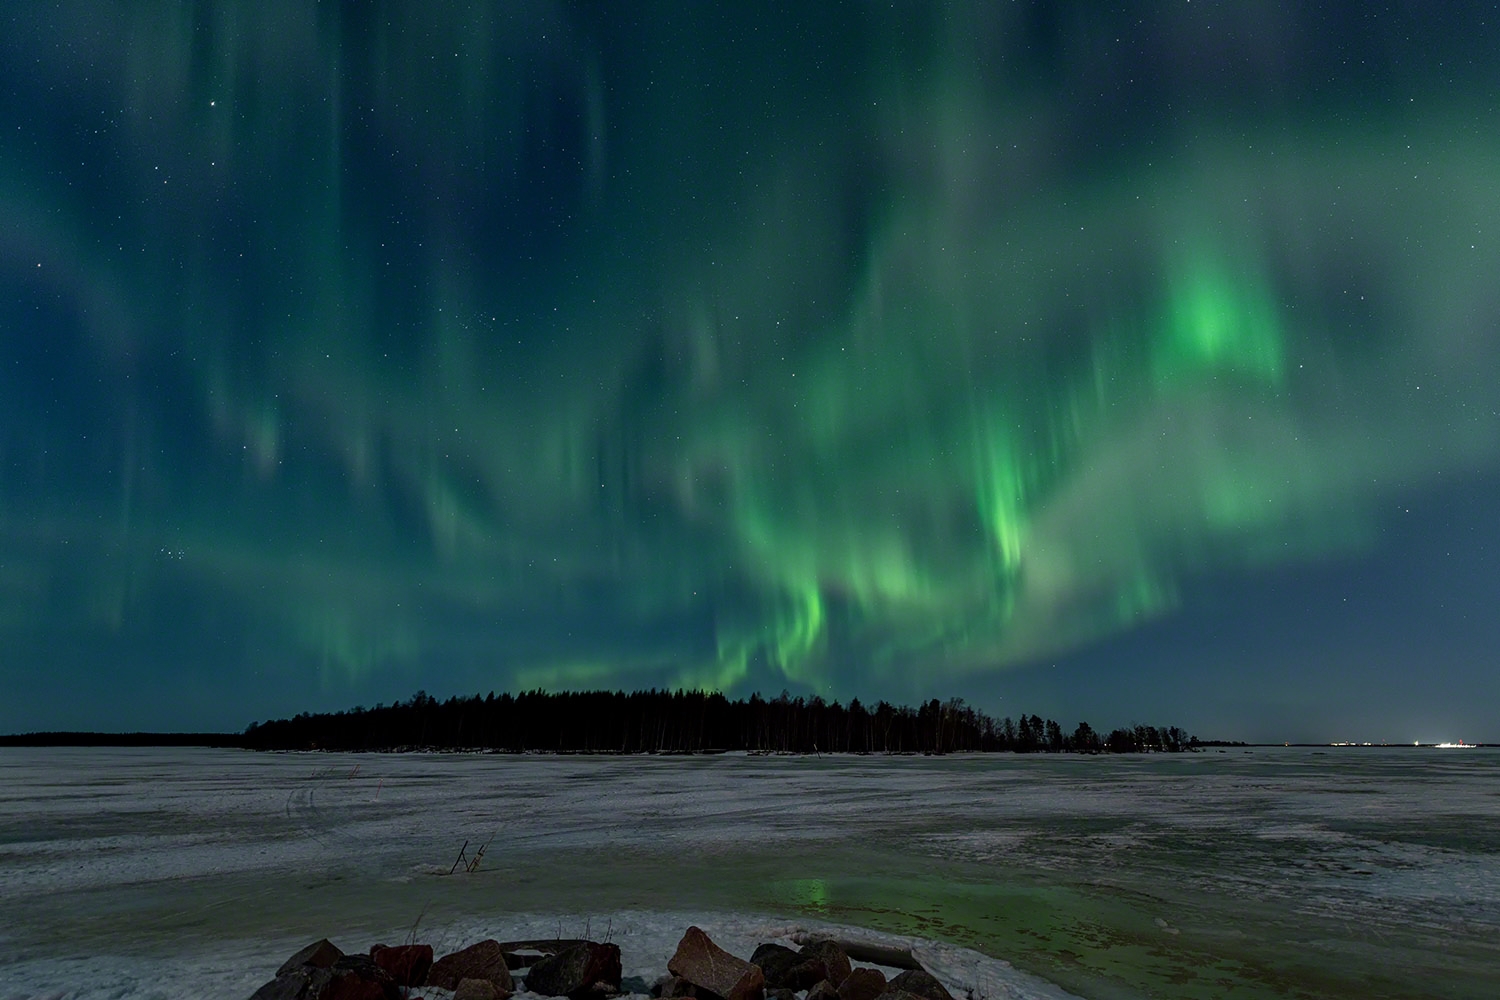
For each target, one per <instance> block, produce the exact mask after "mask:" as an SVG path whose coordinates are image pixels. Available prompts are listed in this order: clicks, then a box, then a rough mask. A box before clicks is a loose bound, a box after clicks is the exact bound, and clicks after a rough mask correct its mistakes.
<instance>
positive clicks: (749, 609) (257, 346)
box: [0, 0, 1500, 741]
mask: <svg viewBox="0 0 1500 1000" xmlns="http://www.w3.org/2000/svg"><path fill="white" fill-rule="evenodd" d="M697 7H705V8H706V9H693V10H688V9H686V8H683V7H682V5H680V4H663V3H649V2H648V3H637V4H630V5H617V4H605V3H583V2H579V3H564V2H557V0H528V2H523V3H513V4H488V3H464V2H446V0H435V2H433V3H428V4H422V5H411V4H402V3H394V2H387V3H381V2H371V3H358V4H350V3H312V2H306V0H257V2H253V3H252V2H248V0H246V2H220V3H200V4H184V3H177V2H170V3H169V2H165V0H143V2H140V3H133V4H123V5H122V4H112V3H104V2H100V0H72V2H67V0H64V2H62V3H60V4H57V5H53V6H49V7H47V8H46V9H45V10H44V9H41V8H38V9H36V10H35V11H32V10H29V9H19V10H17V11H12V12H7V13H6V14H5V15H3V19H4V22H3V23H4V29H3V30H0V685H3V690H4V692H5V697H4V698H0V732H7V731H24V730H31V729H61V728H124V729H137V728H146V729H197V728H225V729H239V728H242V727H243V726H244V725H245V724H247V723H248V722H250V721H252V720H253V719H260V718H266V717H268V716H277V715H288V714H294V713H296V712H298V711H301V710H303V709H324V708H339V707H346V706H350V705H354V704H359V703H364V704H372V703H374V702H377V701H391V700H394V699H396V698H400V697H404V696H406V695H408V694H410V693H411V692H413V691H415V690H416V689H418V688H423V689H426V690H427V691H429V692H432V693H434V694H438V695H446V694H449V693H471V692H473V691H488V690H503V689H516V688H520V687H527V688H530V687H548V688H552V687H601V686H602V687H623V688H637V687H651V686H672V687H675V686H679V685H682V686H708V687H715V688H719V689H723V690H726V691H728V692H731V693H741V694H742V693H747V692H748V691H750V690H753V689H760V690H762V691H766V692H772V693H774V692H776V691H779V690H781V689H782V688H789V689H791V690H793V691H794V692H817V693H820V694H823V695H824V696H831V697H836V698H841V699H847V698H849V697H854V696H857V697H860V698H862V699H864V700H867V701H868V700H871V699H875V698H881V697H884V698H890V699H893V700H903V701H910V700H915V699H918V698H929V697H940V698H947V697H950V696H962V697H965V698H967V699H968V700H970V701H971V702H973V703H975V704H977V705H980V706H981V707H984V708H986V709H988V710H991V711H994V712H996V713H998V714H1006V713H1012V714H1013V713H1016V712H1020V711H1027V712H1039V713H1042V714H1045V715H1053V716H1056V717H1058V718H1059V719H1060V720H1062V721H1064V722H1068V723H1071V722H1072V721H1074V720H1076V719H1079V718H1087V719H1089V720H1090V721H1091V722H1093V723H1094V724H1095V725H1096V726H1113V725H1117V724H1122V723H1126V722H1132V721H1139V722H1152V723H1163V724H1179V725H1183V726H1184V727H1186V728H1188V729H1190V730H1193V731H1195V732H1198V733H1199V734H1200V735H1202V736H1205V737H1210V736H1222V737H1232V738H1243V739H1253V740H1282V739H1290V740H1309V739H1311V740H1336V739H1354V740H1365V739H1370V740H1398V741H1401V740H1416V739H1421V740H1432V739H1451V738H1459V737H1462V738H1465V739H1469V740H1500V731H1497V730H1496V729H1495V728H1494V727H1495V725H1496V723H1495V722H1494V721H1493V713H1492V712H1490V711H1488V710H1487V709H1488V707H1489V706H1492V705H1494V704H1497V703H1500V681H1497V679H1496V671H1495V657H1496V653H1497V650H1500V626H1497V625H1496V622H1495V616H1494V615H1493V613H1492V612H1491V608H1492V607H1493V606H1494V604H1495V603H1496V598H1497V597H1500V564H1497V560H1496V553H1497V544H1500V537H1497V534H1500V527H1497V524H1500V518H1497V516H1496V515H1497V514H1500V510H1497V506H1496V501H1495V500H1494V499H1493V498H1494V497H1495V496H1497V495H1500V490H1497V488H1500V378H1497V375H1500V291H1497V289H1500V253H1497V250H1500V242H1497V237H1500V173H1497V170H1496V167H1495V164H1496V163H1500V140H1497V139H1496V137H1495V135H1496V133H1495V129H1494V128H1493V123H1494V120H1495V114H1496V99H1497V93H1500V61H1497V60H1496V59H1495V58H1494V57H1493V53H1494V52H1495V51H1496V50H1497V47H1500V29H1497V26H1496V24H1495V13H1494V10H1493V9H1492V8H1491V7H1490V6H1488V5H1479V4H1441V5H1439V4H1431V3H1416V2H1410V3H1397V4H1388V5H1384V6H1381V7H1379V8H1376V7H1372V6H1371V5H1367V4H1355V3H1309V4H1298V5H1281V4H1247V3H1212V2H1203V0H1195V2H1186V0H1185V2H1182V3H1166V4H1161V3H1157V4H1131V3H1120V4H1100V3H1092V2H1090V3H1083V2H1077V3H1060V2H1058V3H1044V2H1033V3H977V2H962V0H954V2H949V3H915V2H910V3H908V2H897V3H893V4H892V3H878V4H877V3H855V2H850V3H827V4H767V5H728V4H725V5H695V8H697Z"/></svg>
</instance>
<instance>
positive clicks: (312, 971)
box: [250, 965, 333, 1000]
mask: <svg viewBox="0 0 1500 1000" xmlns="http://www.w3.org/2000/svg"><path fill="white" fill-rule="evenodd" d="M331 979H333V973H331V972H329V971H328V970H327V969H318V968H314V967H313V966H311V965H299V966H297V967H296V968H293V969H289V970H288V971H286V972H283V973H281V974H280V975H278V976H277V977H276V978H275V979H273V980H271V981H270V982H268V983H266V984H265V985H263V986H262V987H261V988H260V989H258V990H256V991H255V992H254V993H252V994H250V1000H313V998H314V997H318V996H321V995H322V993H323V987H325V986H327V985H328V983H329V981H330V980H331Z"/></svg>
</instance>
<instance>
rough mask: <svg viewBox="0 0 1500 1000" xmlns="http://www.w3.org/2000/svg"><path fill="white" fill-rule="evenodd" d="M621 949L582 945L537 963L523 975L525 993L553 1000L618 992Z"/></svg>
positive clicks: (587, 943) (592, 944) (586, 942)
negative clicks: (536, 994) (548, 997)
mask: <svg viewBox="0 0 1500 1000" xmlns="http://www.w3.org/2000/svg"><path fill="white" fill-rule="evenodd" d="M619 988H620V946H619V945H617V944H596V943H594V942H592V941H585V942H583V943H582V944H575V945H573V946H572V947H570V948H564V949H563V950H562V951H560V952H558V953H557V954H556V955H548V956H547V957H545V958H543V959H541V960H539V961H537V962H536V963H535V964H534V965H532V967H531V968H530V969H529V970H527V972H526V989H528V990H530V991H531V992H532V993H541V994H543V995H545V996H552V997H572V998H574V1000H578V998H580V997H584V996H591V995H597V994H601V993H612V992H617V991H618V990H619Z"/></svg>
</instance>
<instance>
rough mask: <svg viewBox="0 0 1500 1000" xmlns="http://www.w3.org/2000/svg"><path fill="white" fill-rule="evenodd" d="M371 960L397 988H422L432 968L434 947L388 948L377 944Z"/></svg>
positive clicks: (419, 945)
mask: <svg viewBox="0 0 1500 1000" xmlns="http://www.w3.org/2000/svg"><path fill="white" fill-rule="evenodd" d="M370 958H371V959H373V960H374V962H375V964H376V965H378V966H380V967H381V968H382V969H384V970H385V971H386V973H387V974H388V975H389V976H390V977H391V978H392V979H394V980H395V981H396V985H397V986H421V985H422V984H423V983H425V982H427V970H428V969H430V968H432V945H430V944H402V945H396V946H394V947H386V946H385V945H381V944H377V945H376V946H375V947H373V948H371V949H370Z"/></svg>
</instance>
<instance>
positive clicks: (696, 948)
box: [667, 927, 766, 1000]
mask: <svg viewBox="0 0 1500 1000" xmlns="http://www.w3.org/2000/svg"><path fill="white" fill-rule="evenodd" d="M667 971H668V972H670V973H671V974H672V975H674V976H681V977H682V978H683V979H686V980H687V981H688V982H690V983H692V984H693V985H694V986H696V987H698V990H699V992H700V993H701V992H702V991H704V990H707V991H708V992H709V993H713V994H715V995H716V996H720V997H723V998H724V1000H764V997H765V993H766V977H765V974H764V973H762V972H761V970H760V966H758V965H751V964H750V963H749V962H747V961H745V960H744V959H742V958H736V957H735V956H733V955H731V954H729V952H727V951H725V950H724V949H723V948H720V947H719V946H718V945H716V944H714V943H713V941H711V940H710V939H709V937H708V935H707V934H705V933H703V931H702V930H701V929H699V928H697V927H689V928H688V929H687V933H686V934H684V935H683V936H682V940H681V941H679V942H678V944H677V952H676V954H674V955H673V956H672V958H671V961H669V962H667Z"/></svg>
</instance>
